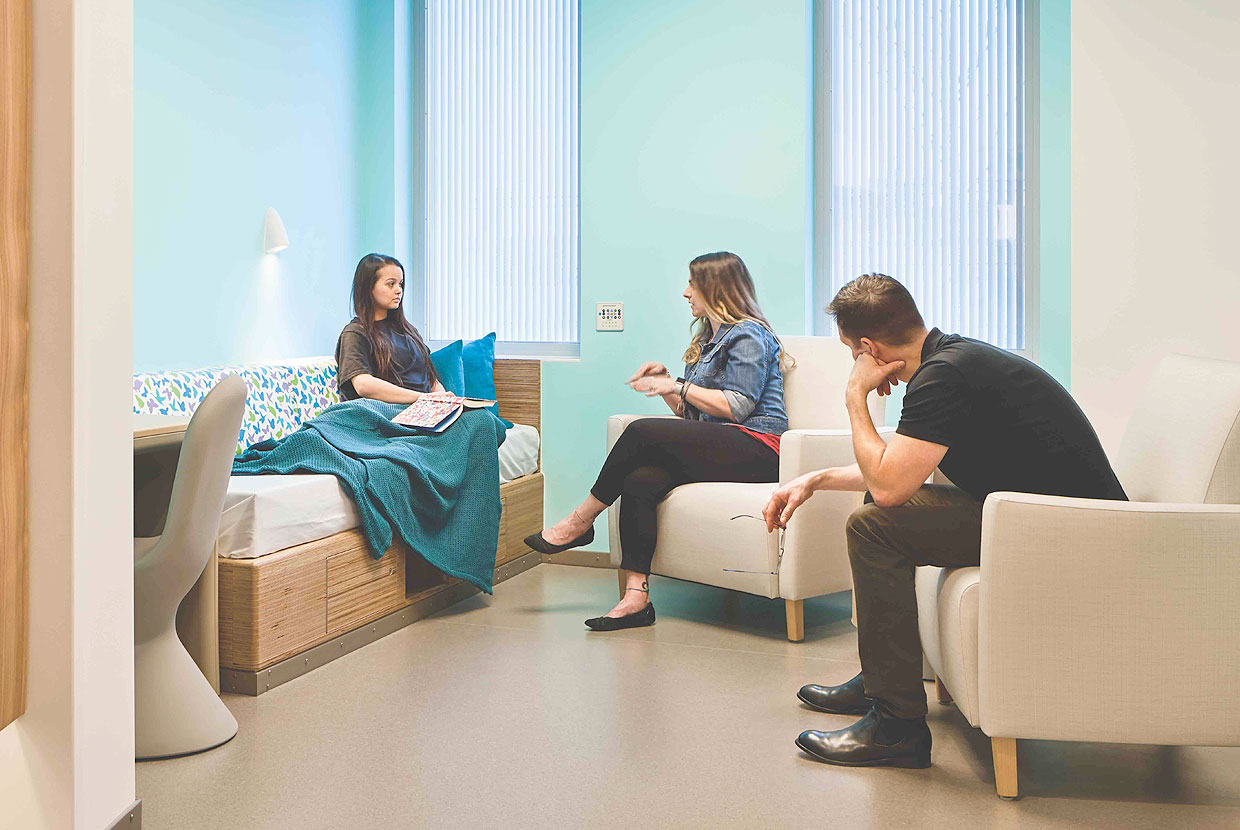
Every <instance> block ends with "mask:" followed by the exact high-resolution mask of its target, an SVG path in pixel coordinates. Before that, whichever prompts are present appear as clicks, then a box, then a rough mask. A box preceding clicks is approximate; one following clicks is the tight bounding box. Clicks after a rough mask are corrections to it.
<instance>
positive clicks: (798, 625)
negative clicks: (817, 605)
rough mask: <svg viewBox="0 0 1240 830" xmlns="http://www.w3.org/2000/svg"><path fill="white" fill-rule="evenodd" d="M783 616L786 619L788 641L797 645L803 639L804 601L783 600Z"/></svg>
mask: <svg viewBox="0 0 1240 830" xmlns="http://www.w3.org/2000/svg"><path fill="white" fill-rule="evenodd" d="M784 615H785V616H787V618H788V639H789V640H791V641H792V642H794V643H799V642H801V641H802V640H804V639H805V600H803V599H786V600H784Z"/></svg>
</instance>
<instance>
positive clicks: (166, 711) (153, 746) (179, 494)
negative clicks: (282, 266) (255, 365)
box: [134, 375, 246, 759]
mask: <svg viewBox="0 0 1240 830" xmlns="http://www.w3.org/2000/svg"><path fill="white" fill-rule="evenodd" d="M245 398H246V385H245V381H243V380H242V379H241V378H240V377H238V376H237V375H228V376H226V377H225V378H224V379H223V380H221V381H220V382H219V383H218V384H216V386H215V388H214V389H212V390H211V392H210V393H209V394H208V395H207V397H206V398H205V399H204V400H203V402H202V403H201V404H200V405H199V406H198V409H197V411H196V412H194V417H193V418H191V419H190V422H189V428H188V429H187V430H186V431H185V440H184V442H183V443H182V445H181V456H180V459H179V461H178V462H177V471H176V477H175V479H174V481H173V485H172V500H171V502H170V503H169V505H168V519H167V522H166V523H165V525H164V532H163V534H162V535H160V536H157V537H154V538H137V539H134V715H135V744H136V754H137V757H138V758H139V759H144V758H166V757H169V756H173V755H185V754H187V753H191V752H199V751H201V750H204V749H211V748H212V747H216V746H219V745H220V744H222V743H225V742H227V741H228V740H229V739H231V738H232V737H233V736H234V735H236V734H237V721H236V720H235V719H234V718H233V716H232V713H230V712H229V711H228V709H227V707H225V706H224V704H223V702H222V701H221V700H220V698H219V696H218V695H217V694H216V693H215V691H214V690H213V689H212V688H211V684H210V683H208V682H207V679H206V678H205V677H204V676H203V674H202V672H201V671H200V670H199V668H198V666H197V664H195V663H194V660H193V658H191V657H190V656H189V653H188V652H187V651H186V650H185V646H183V645H182V644H181V641H180V640H179V639H177V633H176V614H177V607H178V606H179V605H180V604H181V600H182V599H184V598H185V595H186V594H187V593H189V590H190V588H192V587H193V586H194V582H195V581H196V580H197V579H198V577H199V575H200V574H201V573H202V571H203V568H204V567H206V565H207V562H208V561H209V557H211V556H214V555H215V537H216V535H217V534H218V533H219V524H220V512H221V511H222V510H223V507H224V494H225V492H226V491H227V489H228V476H229V473H230V472H231V470H232V461H233V453H234V451H235V450H236V447H237V435H238V433H239V432H240V431H241V418H242V415H243V414H244V412H245Z"/></svg>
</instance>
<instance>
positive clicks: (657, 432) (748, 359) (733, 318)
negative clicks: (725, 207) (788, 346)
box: [525, 253, 792, 631]
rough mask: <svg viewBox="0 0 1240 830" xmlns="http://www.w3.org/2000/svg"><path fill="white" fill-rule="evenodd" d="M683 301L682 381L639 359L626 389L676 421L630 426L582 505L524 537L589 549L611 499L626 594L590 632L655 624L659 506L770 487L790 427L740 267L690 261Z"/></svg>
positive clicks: (762, 321) (713, 257)
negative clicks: (688, 315) (712, 488)
mask: <svg viewBox="0 0 1240 830" xmlns="http://www.w3.org/2000/svg"><path fill="white" fill-rule="evenodd" d="M684 297H685V299H686V300H688V301H689V309H690V311H691V312H692V314H693V316H694V318H695V320H694V323H693V327H692V331H693V339H692V340H691V341H690V343H689V348H688V350H687V351H686V352H685V355H684V361H685V374H684V377H683V378H672V375H671V372H669V371H668V369H667V367H666V366H664V365H663V364H662V363H645V364H642V366H641V368H639V369H638V370H637V372H636V373H635V374H634V375H633V377H631V378H629V386H631V387H632V388H633V389H635V390H637V391H639V392H644V393H646V395H647V396H648V397H653V396H655V395H659V396H661V397H662V398H663V400H664V401H665V402H666V403H667V405H668V407H669V408H670V409H671V410H672V412H674V413H676V414H677V415H679V416H680V418H679V419H670V418H642V419H640V420H637V421H634V422H633V423H631V424H629V426H628V428H627V429H626V430H625V431H624V433H623V434H622V435H621V436H620V439H619V440H618V441H617V442H616V444H615V446H614V447H612V450H611V452H610V453H609V454H608V456H607V460H606V461H605V462H604V463H603V469H602V471H601V472H600V473H599V476H598V480H597V481H596V482H595V483H594V486H593V487H592V488H590V495H589V496H588V497H587V498H586V500H585V501H584V502H583V503H582V504H581V506H580V507H578V508H576V509H575V510H573V512H572V513H570V514H569V515H568V516H567V517H565V518H564V519H562V520H561V521H559V522H558V523H557V524H555V525H554V526H552V527H550V528H548V529H546V530H544V531H543V532H541V533H536V534H534V535H532V536H529V537H527V538H526V540H525V543H526V544H527V545H529V546H530V547H531V548H533V549H534V550H537V551H539V552H541V553H560V552H561V551H565V550H568V549H569V548H575V547H580V546H581V545H588V544H589V543H590V542H592V541H594V520H595V519H597V518H598V516H599V514H601V513H602V512H603V511H604V510H606V509H607V507H608V506H609V505H610V504H611V503H612V502H614V501H615V500H616V499H617V498H618V497H619V496H622V495H623V496H624V501H622V502H621V503H620V541H621V545H622V547H623V548H624V558H623V560H622V561H621V563H620V567H621V573H622V575H623V576H624V579H625V584H626V588H625V592H624V596H623V597H621V599H620V602H619V603H618V604H617V605H616V607H615V608H613V609H611V611H609V612H608V613H607V615H606V616H603V617H596V618H594V619H591V620H586V625H587V626H589V627H590V628H591V629H593V630H595V631H613V630H616V629H620V628H634V627H637V626H643V625H650V624H652V623H653V622H654V605H652V604H651V602H650V586H649V584H648V581H647V578H648V576H649V575H650V562H651V560H652V559H653V558H654V548H655V534H656V528H655V517H656V510H657V508H658V505H659V502H660V501H662V500H663V497H664V496H666V495H667V494H668V493H669V492H670V491H671V490H672V488H674V487H678V486H680V485H681V484H688V483H690V482H695V481H740V482H771V481H778V480H779V436H780V435H782V434H783V433H784V431H785V430H787V429H788V415H787V412H786V411H785V410H784V377H783V368H785V367H784V366H783V365H781V364H784V363H787V364H788V365H791V362H792V361H791V358H789V357H788V356H786V355H785V354H784V353H783V350H782V349H781V347H780V344H779V339H778V338H777V337H776V336H775V335H774V334H773V333H772V332H771V325H770V323H768V322H767V320H766V318H765V317H764V316H763V315H762V310H761V309H760V308H758V302H757V299H756V298H755V293H754V287H753V279H752V278H751V277H750V276H749V269H747V268H746V267H745V263H744V262H742V261H741V258H740V257H738V256H737V255H736V254H730V253H715V254H703V255H702V256H700V257H697V258H696V259H694V260H693V261H692V262H690V263H689V286H688V288H686V289H685V292H684Z"/></svg>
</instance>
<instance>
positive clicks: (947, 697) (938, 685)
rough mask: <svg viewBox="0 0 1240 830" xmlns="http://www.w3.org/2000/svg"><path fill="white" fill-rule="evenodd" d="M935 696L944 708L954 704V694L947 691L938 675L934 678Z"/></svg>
mask: <svg viewBox="0 0 1240 830" xmlns="http://www.w3.org/2000/svg"><path fill="white" fill-rule="evenodd" d="M934 694H935V696H936V697H937V698H938V699H939V703H941V704H943V705H944V706H947V705H948V704H950V703H951V702H952V693H951V692H949V691H947V687H946V686H944V685H943V681H942V679H941V678H940V677H939V676H938V675H937V674H936V675H935V676H934Z"/></svg>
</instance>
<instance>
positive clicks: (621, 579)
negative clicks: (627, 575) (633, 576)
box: [616, 568, 625, 599]
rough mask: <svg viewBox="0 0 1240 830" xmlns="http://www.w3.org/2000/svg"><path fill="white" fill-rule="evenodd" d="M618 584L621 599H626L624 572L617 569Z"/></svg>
mask: <svg viewBox="0 0 1240 830" xmlns="http://www.w3.org/2000/svg"><path fill="white" fill-rule="evenodd" d="M616 582H617V583H618V584H619V586H620V599H624V588H625V585H624V571H622V570H620V569H619V568H616Z"/></svg>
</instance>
